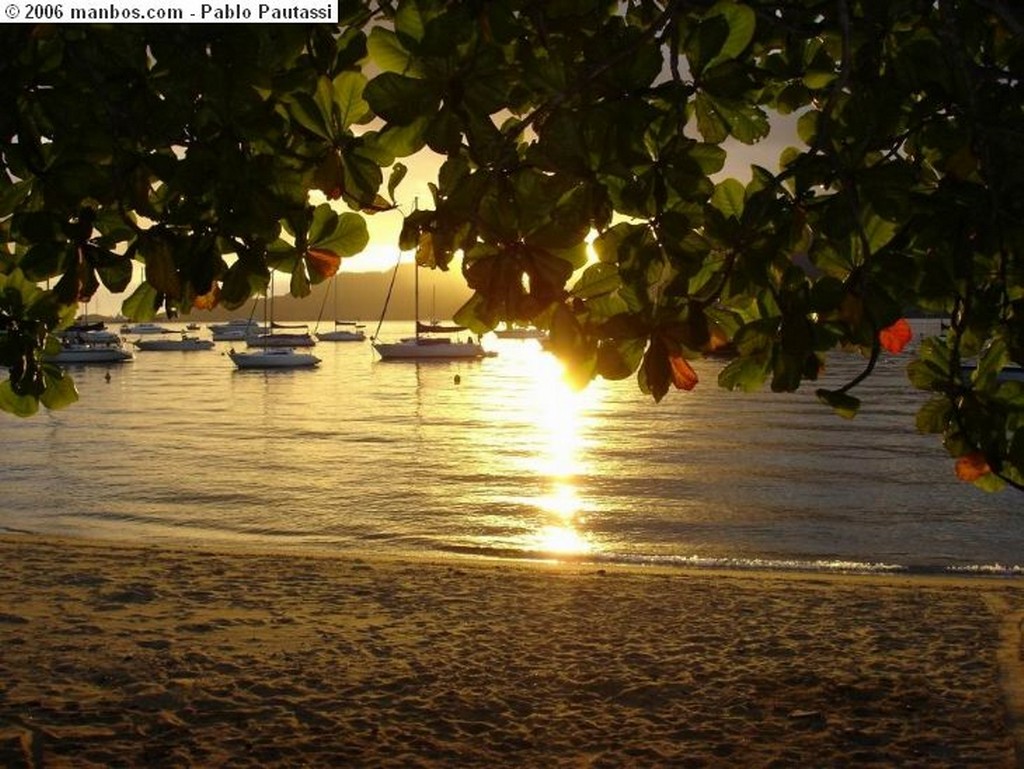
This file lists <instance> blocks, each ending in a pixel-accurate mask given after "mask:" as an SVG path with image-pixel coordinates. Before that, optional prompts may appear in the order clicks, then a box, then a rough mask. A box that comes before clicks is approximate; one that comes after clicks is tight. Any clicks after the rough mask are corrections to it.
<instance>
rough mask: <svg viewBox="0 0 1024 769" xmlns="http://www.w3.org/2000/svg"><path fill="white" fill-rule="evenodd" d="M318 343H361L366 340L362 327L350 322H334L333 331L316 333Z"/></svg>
mask: <svg viewBox="0 0 1024 769" xmlns="http://www.w3.org/2000/svg"><path fill="white" fill-rule="evenodd" d="M316 339H317V341H318V342H362V341H365V340H366V333H365V332H364V331H363V327H362V326H361V325H360V324H358V323H354V322H352V321H343V320H336V321H334V331H323V332H320V331H317V332H316Z"/></svg>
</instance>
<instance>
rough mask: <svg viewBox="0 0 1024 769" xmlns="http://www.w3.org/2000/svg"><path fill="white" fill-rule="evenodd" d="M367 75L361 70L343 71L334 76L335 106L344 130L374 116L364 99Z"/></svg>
mask: <svg viewBox="0 0 1024 769" xmlns="http://www.w3.org/2000/svg"><path fill="white" fill-rule="evenodd" d="M365 88H366V77H365V76H364V75H363V74H362V73H361V72H350V71H346V72H342V73H341V74H340V75H338V76H337V77H336V78H334V106H335V108H336V109H337V114H338V122H339V124H340V127H341V129H342V130H345V129H347V128H349V127H350V126H352V125H354V124H357V123H365V122H366V121H367V120H369V119H370V118H372V117H373V112H371V110H370V105H369V104H367V103H366V101H365V100H364V99H363V90H364V89H365Z"/></svg>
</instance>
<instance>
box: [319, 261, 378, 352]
mask: <svg viewBox="0 0 1024 769" xmlns="http://www.w3.org/2000/svg"><path fill="white" fill-rule="evenodd" d="M331 282H332V283H333V284H334V285H333V286H332V288H333V289H334V318H335V320H334V330H333V331H318V330H317V329H318V328H319V325H320V321H319V320H317V325H316V326H315V327H314V328H313V335H314V336H315V337H316V339H317V341H318V342H362V341H365V339H366V334H365V333H364V332H363V325H362V324H361V323H356V322H355V321H351V320H338V319H337V318H338V276H337V275H335V276H334V277H333V278H331ZM326 301H327V297H326V295H325V296H324V302H325V303H326ZM320 314H321V315H323V307H321V308H320Z"/></svg>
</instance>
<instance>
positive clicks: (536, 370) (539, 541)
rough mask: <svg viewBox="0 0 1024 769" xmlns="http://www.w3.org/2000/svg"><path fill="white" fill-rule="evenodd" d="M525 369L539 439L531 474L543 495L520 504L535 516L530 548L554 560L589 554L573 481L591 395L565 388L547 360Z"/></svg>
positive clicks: (559, 370)
mask: <svg viewBox="0 0 1024 769" xmlns="http://www.w3.org/2000/svg"><path fill="white" fill-rule="evenodd" d="M531 369H532V371H531V374H532V376H531V380H532V381H533V383H534V393H533V398H532V403H533V409H532V411H531V416H532V419H533V422H534V424H535V426H536V430H537V435H538V438H539V439H540V441H539V445H538V450H537V454H536V456H535V458H534V470H535V472H536V474H537V475H538V476H539V477H541V478H543V479H544V481H545V482H546V484H547V490H546V492H545V493H543V494H540V495H536V496H533V497H527V498H524V499H523V500H522V501H523V502H526V503H527V504H529V505H531V506H533V507H534V508H535V509H536V510H537V511H538V513H540V516H539V517H540V524H539V528H538V530H537V531H536V532H535V534H534V547H535V549H537V550H538V551H540V552H544V553H551V554H556V555H572V554H577V555H579V554H584V553H589V552H591V551H592V550H593V545H592V544H591V542H590V541H588V539H587V537H586V535H585V534H584V533H583V531H582V527H583V525H584V524H585V523H586V520H585V517H584V513H585V509H586V504H585V502H584V500H582V499H581V498H580V494H579V488H578V478H579V477H580V476H582V475H584V474H585V473H586V470H587V465H586V437H585V434H584V428H585V412H586V409H587V407H588V405H590V404H591V403H592V400H593V399H594V398H595V397H597V396H596V393H595V390H594V389H592V388H588V389H587V390H583V391H579V390H576V389H574V388H573V387H571V386H570V385H569V384H568V382H567V381H566V380H565V377H564V369H563V366H562V364H561V363H559V361H558V360H557V359H556V358H554V357H553V356H551V355H537V356H535V357H533V358H532V359H531Z"/></svg>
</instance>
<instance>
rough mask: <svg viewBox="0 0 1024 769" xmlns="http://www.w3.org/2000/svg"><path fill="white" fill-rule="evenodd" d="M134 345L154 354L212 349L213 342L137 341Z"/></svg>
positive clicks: (204, 340)
mask: <svg viewBox="0 0 1024 769" xmlns="http://www.w3.org/2000/svg"><path fill="white" fill-rule="evenodd" d="M134 344H135V346H136V347H137V348H138V349H140V350H150V351H154V352H157V351H158V352H170V351H175V350H177V351H180V352H188V351H191V350H212V349H213V342H212V341H210V340H209V339H137V340H136V341H135V342H134Z"/></svg>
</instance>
